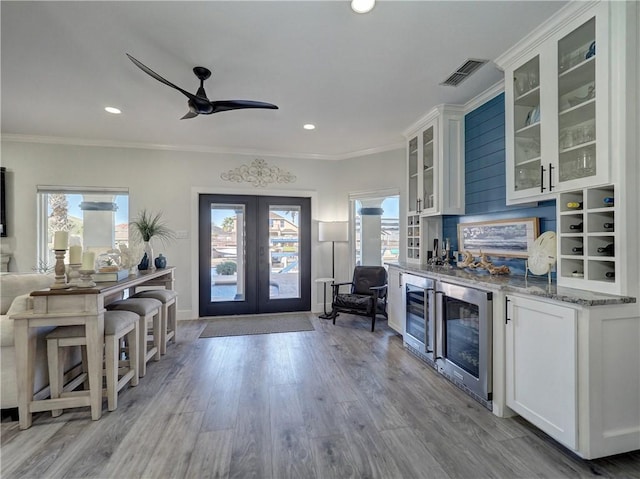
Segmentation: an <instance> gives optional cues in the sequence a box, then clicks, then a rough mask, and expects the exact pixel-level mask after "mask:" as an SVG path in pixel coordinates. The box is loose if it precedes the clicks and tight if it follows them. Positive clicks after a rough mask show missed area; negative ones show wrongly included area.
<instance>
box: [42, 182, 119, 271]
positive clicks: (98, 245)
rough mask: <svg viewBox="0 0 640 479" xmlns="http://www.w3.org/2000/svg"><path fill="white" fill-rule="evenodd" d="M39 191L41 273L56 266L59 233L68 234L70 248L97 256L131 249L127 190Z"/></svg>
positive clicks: (59, 188)
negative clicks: (119, 249) (55, 235)
mask: <svg viewBox="0 0 640 479" xmlns="http://www.w3.org/2000/svg"><path fill="white" fill-rule="evenodd" d="M37 191H38V193H37V194H38V265H37V269H38V270H41V271H47V270H50V269H52V268H53V266H54V265H55V255H54V253H53V236H54V233H55V232H56V231H68V232H69V245H74V244H76V245H81V246H82V247H83V250H84V251H94V252H95V253H96V256H97V255H99V254H101V253H105V252H107V251H108V250H111V249H115V248H119V247H121V246H124V247H128V246H129V191H128V189H127V188H90V187H87V188H76V187H68V186H38V188H37ZM68 261H69V255H68V254H67V256H66V258H65V262H67V263H68Z"/></svg>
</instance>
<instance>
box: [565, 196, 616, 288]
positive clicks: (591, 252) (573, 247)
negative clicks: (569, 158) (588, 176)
mask: <svg viewBox="0 0 640 479" xmlns="http://www.w3.org/2000/svg"><path fill="white" fill-rule="evenodd" d="M558 201H559V205H558V212H559V213H558V229H559V235H558V236H559V238H560V244H559V258H558V260H559V261H558V263H559V268H558V284H560V285H564V286H570V287H576V288H581V289H588V290H592V291H600V292H610V293H616V292H617V291H618V290H619V279H617V278H616V269H618V268H616V265H617V261H618V260H619V253H618V251H619V245H618V242H617V234H616V224H615V219H616V218H615V217H616V207H615V201H616V194H615V188H614V186H612V185H610V186H603V187H597V188H585V189H581V190H575V191H568V192H566V193H561V194H560V196H559V199H558Z"/></svg>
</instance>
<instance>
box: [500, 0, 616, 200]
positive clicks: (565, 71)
mask: <svg viewBox="0 0 640 479" xmlns="http://www.w3.org/2000/svg"><path fill="white" fill-rule="evenodd" d="M570 7H571V8H568V9H565V10H563V11H562V12H561V14H559V15H558V16H556V17H554V18H553V20H552V22H551V23H550V24H547V25H545V26H543V27H542V28H541V29H540V30H539V31H538V32H534V33H533V34H532V35H530V36H529V37H526V38H525V39H524V40H523V41H522V42H520V43H519V44H517V45H516V46H515V47H514V48H513V49H511V50H509V51H508V52H507V53H505V54H504V55H503V56H501V57H500V58H498V59H497V60H496V63H497V64H498V65H499V66H500V67H501V68H503V69H504V72H505V104H506V117H505V122H506V181H507V203H508V204H512V203H521V202H527V201H532V200H533V201H537V200H544V199H548V198H553V197H555V196H554V195H555V193H556V192H561V191H567V190H572V189H576V188H584V187H589V186H596V185H603V184H605V183H607V182H609V181H611V166H610V159H609V114H608V111H609V91H610V89H609V75H610V71H609V50H610V49H609V13H608V5H607V3H606V2H603V3H600V4H597V3H596V4H592V3H579V4H577V5H571V6H570Z"/></svg>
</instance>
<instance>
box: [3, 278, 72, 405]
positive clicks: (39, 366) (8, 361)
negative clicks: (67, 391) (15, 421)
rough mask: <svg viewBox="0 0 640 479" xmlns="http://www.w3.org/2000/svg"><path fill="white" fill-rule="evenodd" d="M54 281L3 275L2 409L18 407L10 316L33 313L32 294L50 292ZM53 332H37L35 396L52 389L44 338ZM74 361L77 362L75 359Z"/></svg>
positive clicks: (41, 330) (11, 320) (39, 330)
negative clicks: (49, 288)
mask: <svg viewBox="0 0 640 479" xmlns="http://www.w3.org/2000/svg"><path fill="white" fill-rule="evenodd" d="M53 281H54V277H53V275H46V274H38V273H1V274H0V314H1V315H0V369H1V372H0V374H1V375H0V396H1V399H2V409H8V408H15V407H17V406H18V391H17V380H16V353H15V346H14V341H13V339H14V338H13V319H11V318H10V316H11V315H13V314H17V313H21V312H24V311H26V310H28V309H31V308H32V307H33V302H32V298H31V297H30V296H29V293H31V292H32V291H36V290H38V289H44V288H48V287H49V286H51V284H52V283H53ZM52 329H53V328H40V329H38V330H37V335H38V339H37V345H38V347H37V350H36V362H35V384H34V385H35V388H34V393H39V392H42V393H44V394H47V391H46V390H45V388H47V386H48V385H49V374H48V367H47V350H46V341H45V336H46V334H47V333H48V332H49V331H51V330H52ZM74 356H75V355H74ZM74 359H76V360H77V358H76V357H74ZM70 361H71V360H70ZM43 390H45V391H43Z"/></svg>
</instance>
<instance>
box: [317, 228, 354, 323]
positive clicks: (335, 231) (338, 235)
mask: <svg viewBox="0 0 640 479" xmlns="http://www.w3.org/2000/svg"><path fill="white" fill-rule="evenodd" d="M318 241H321V242H329V241H331V278H321V279H322V281H323V282H324V314H322V315H320V317H321V318H323V319H329V318H332V317H333V316H332V315H331V314H329V313H327V283H328V282H329V281H331V282H335V279H336V242H337V241H340V242H344V241H349V222H348V221H320V222H319V223H318Z"/></svg>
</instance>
